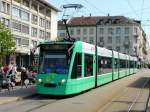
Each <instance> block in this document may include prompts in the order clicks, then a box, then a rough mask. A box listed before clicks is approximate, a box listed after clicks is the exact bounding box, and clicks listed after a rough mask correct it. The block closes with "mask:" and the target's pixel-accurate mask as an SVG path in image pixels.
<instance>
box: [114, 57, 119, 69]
mask: <svg viewBox="0 0 150 112" xmlns="http://www.w3.org/2000/svg"><path fill="white" fill-rule="evenodd" d="M118 61H119V60H118V59H117V58H115V60H114V70H115V72H116V71H118Z"/></svg>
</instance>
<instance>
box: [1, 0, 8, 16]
mask: <svg viewBox="0 0 150 112" xmlns="http://www.w3.org/2000/svg"><path fill="white" fill-rule="evenodd" d="M0 10H1V12H4V13H7V14H10V4H8V3H6V2H4V1H2V3H1V7H0Z"/></svg>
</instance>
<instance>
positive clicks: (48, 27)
mask: <svg viewBox="0 0 150 112" xmlns="http://www.w3.org/2000/svg"><path fill="white" fill-rule="evenodd" d="M46 28H47V29H51V22H50V21H48V20H46Z"/></svg>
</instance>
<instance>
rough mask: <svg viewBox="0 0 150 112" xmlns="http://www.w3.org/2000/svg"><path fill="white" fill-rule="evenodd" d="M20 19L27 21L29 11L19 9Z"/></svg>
mask: <svg viewBox="0 0 150 112" xmlns="http://www.w3.org/2000/svg"><path fill="white" fill-rule="evenodd" d="M21 19H23V20H26V21H29V13H28V12H26V11H21Z"/></svg>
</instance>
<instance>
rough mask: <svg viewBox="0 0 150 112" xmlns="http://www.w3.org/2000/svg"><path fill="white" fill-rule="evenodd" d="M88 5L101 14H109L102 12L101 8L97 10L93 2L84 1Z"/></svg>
mask: <svg viewBox="0 0 150 112" xmlns="http://www.w3.org/2000/svg"><path fill="white" fill-rule="evenodd" d="M84 1H85V2H86V3H87V4H89V5H90V6H92V7H93V8H95V9H96V10H98V11H99V12H100V13H102V14H104V15H106V14H107V13H105V12H104V11H102V10H100V9H99V8H97V7H96V6H95V5H94V4H92V3H91V2H89V1H88V0H84Z"/></svg>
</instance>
